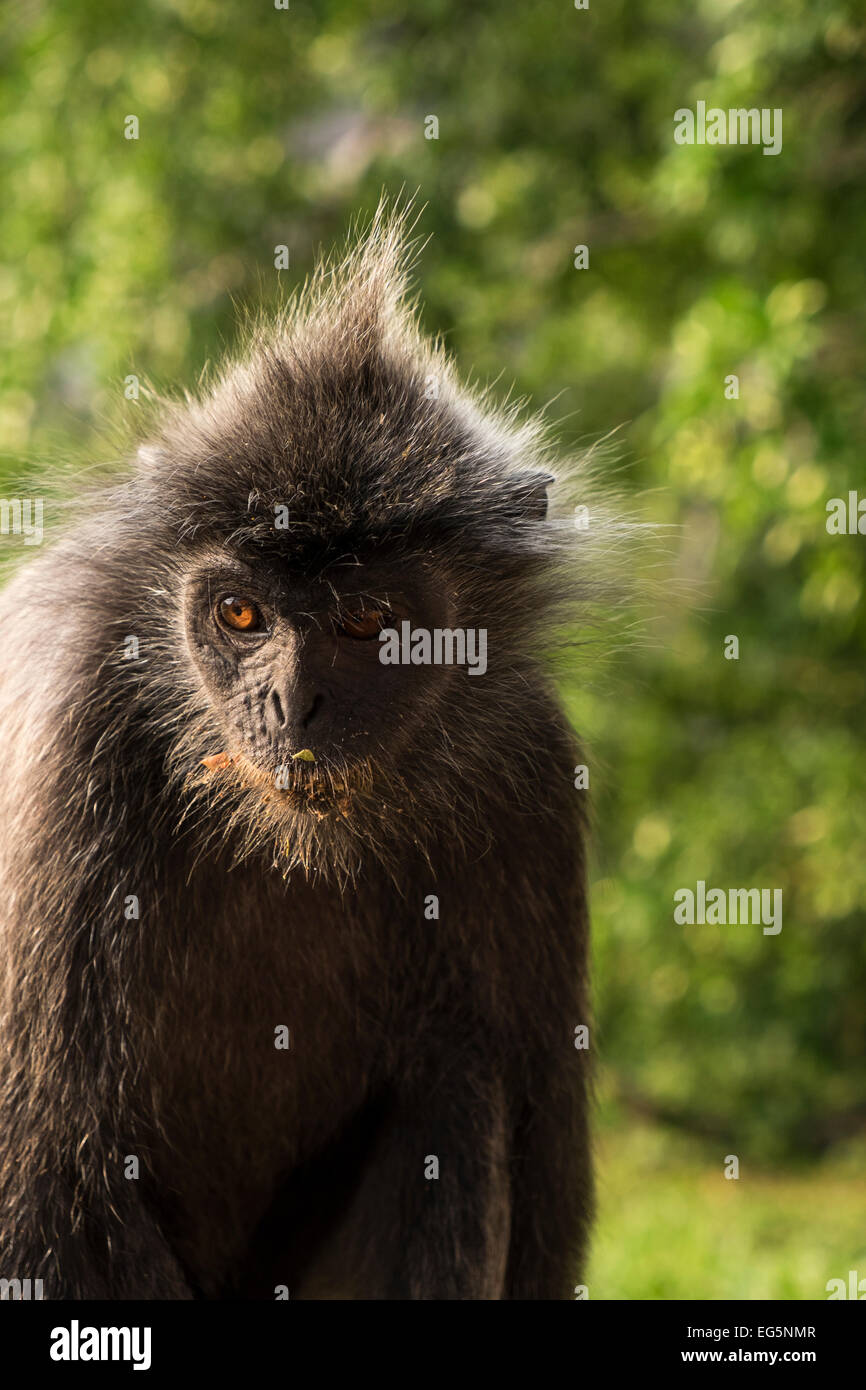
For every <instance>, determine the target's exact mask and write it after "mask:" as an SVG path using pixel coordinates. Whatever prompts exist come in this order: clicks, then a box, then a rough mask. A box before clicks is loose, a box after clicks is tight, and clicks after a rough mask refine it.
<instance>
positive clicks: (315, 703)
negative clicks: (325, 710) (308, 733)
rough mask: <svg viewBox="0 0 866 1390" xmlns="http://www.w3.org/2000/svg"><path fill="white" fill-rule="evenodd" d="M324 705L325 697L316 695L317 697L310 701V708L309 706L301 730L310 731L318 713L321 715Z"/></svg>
mask: <svg viewBox="0 0 866 1390" xmlns="http://www.w3.org/2000/svg"><path fill="white" fill-rule="evenodd" d="M324 703H325V697H324V695H319V694H316V695H314V696H313V698H312V700H310V702H309V706H308V709H307V712H306V714H305V715H304V717H303V719H302V720H301V728H302V729H309V727H310V725H311V724H312V723H313V720H314V719H315V718H316V716H317V715H318V713H319V711H320V710H321V708H322V705H323V704H324Z"/></svg>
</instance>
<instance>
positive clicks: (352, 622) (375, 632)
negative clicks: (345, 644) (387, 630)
mask: <svg viewBox="0 0 866 1390" xmlns="http://www.w3.org/2000/svg"><path fill="white" fill-rule="evenodd" d="M390 618H391V614H390V613H389V612H388V610H387V608H362V609H359V610H358V612H357V613H346V612H343V613H341V614H340V616H339V617H338V618H336V619H335V620H334V626H335V628H336V629H337V632H338V633H339V634H340V636H341V637H352V638H354V640H355V641H356V642H369V641H370V639H371V638H373V637H378V636H379V633H380V632H381V631H382V629H383V627H387V626H388V622H389V620H390Z"/></svg>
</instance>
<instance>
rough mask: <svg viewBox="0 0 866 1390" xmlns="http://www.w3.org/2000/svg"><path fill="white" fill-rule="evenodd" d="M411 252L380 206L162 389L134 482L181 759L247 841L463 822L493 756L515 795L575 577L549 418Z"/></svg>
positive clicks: (355, 847) (146, 615) (353, 858)
mask: <svg viewBox="0 0 866 1390" xmlns="http://www.w3.org/2000/svg"><path fill="white" fill-rule="evenodd" d="M404 272H405V241H404V236H403V219H401V218H399V217H398V218H396V219H395V218H391V219H388V218H383V217H382V216H379V217H377V220H376V221H375V223H374V225H373V228H372V231H371V232H370V234H369V235H368V237H367V238H366V239H365V241H364V242H363V244H362V245H361V247H360V249H358V250H356V251H355V252H354V253H353V254H352V255H351V256H350V257H349V258H348V260H347V261H346V262H345V263H343V264H342V265H337V266H334V265H331V264H326V265H324V266H323V267H321V268H320V270H319V271H318V272H317V274H316V276H315V277H314V280H313V282H312V284H311V285H309V286H308V287H307V288H306V289H305V291H304V292H303V293H302V294H301V295H300V296H299V298H298V299H297V300H296V301H295V302H294V303H293V304H292V305H291V306H290V308H289V309H288V310H286V311H284V312H283V314H282V315H281V316H280V318H279V320H278V322H277V323H276V324H274V323H273V322H271V323H269V324H264V325H261V324H260V325H257V326H256V328H255V329H254V331H253V333H252V335H251V339H250V342H249V344H248V346H247V349H246V352H245V354H244V355H243V357H242V360H241V361H240V363H239V364H235V365H231V366H229V367H227V368H225V369H224V370H223V371H222V372H221V374H220V375H219V377H218V378H217V379H216V381H215V382H213V383H212V384H211V385H210V386H209V387H208V388H207V389H206V391H205V392H204V394H203V395H202V398H201V399H199V400H196V401H189V400H187V401H185V402H184V403H183V404H178V405H175V406H170V407H169V408H168V409H167V411H166V410H165V409H164V413H163V415H162V418H161V419H160V421H159V426H158V429H157V430H155V431H154V433H153V434H152V436H151V438H150V439H149V440H148V442H147V444H146V445H144V446H143V447H142V448H141V450H140V452H139V465H138V471H137V474H136V476H135V479H134V480H133V482H132V483H131V484H129V485H128V486H129V487H130V488H131V489H132V492H133V510H134V512H135V514H136V515H137V516H141V515H142V514H144V515H146V516H149V517H151V518H152V519H153V522H152V524H153V534H152V538H151V544H152V553H153V556H154V565H155V570H156V572H157V573H159V574H160V576H161V578H160V579H159V581H158V583H156V582H154V579H153V575H151V582H150V584H149V585H148V588H147V592H146V594H144V595H142V601H143V603H144V604H145V606H146V611H144V612H143V613H142V615H141V622H142V623H143V625H144V626H145V627H146V628H147V629H148V630H149V636H150V639H151V641H152V642H153V643H155V644H156V646H157V649H158V650H160V651H161V653H162V660H161V661H157V662H155V663H153V667H152V672H151V676H150V679H151V680H152V681H153V682H155V683H156V684H157V685H158V686H159V687H160V690H161V696H162V704H161V718H162V720H163V725H164V727H165V728H168V729H170V730H171V733H172V746H171V756H170V760H169V761H170V765H171V766H172V767H174V768H175V769H176V770H179V771H181V772H182V773H183V775H184V778H185V781H186V787H187V791H189V787H190V786H191V785H192V786H193V787H194V795H195V796H196V797H197V798H198V802H199V807H200V806H201V802H202V800H203V801H204V802H205V803H206V805H207V807H208V810H209V812H212V811H213V810H214V809H216V810H218V811H220V810H221V811H222V812H223V815H222V820H221V824H222V827H223V830H224V831H225V829H226V828H227V827H228V826H230V827H231V828H232V830H233V831H238V830H239V831H240V841H241V844H242V846H243V847H245V849H250V848H251V847H256V848H258V847H260V846H261V844H262V843H263V842H264V841H267V842H269V843H270V844H271V845H272V846H274V845H275V846H276V847H277V852H278V855H279V856H280V857H281V858H282V860H283V862H285V863H288V864H294V863H301V864H303V865H304V866H305V867H307V868H308V869H317V870H318V869H327V868H329V867H334V866H337V867H341V868H343V869H345V870H349V871H351V870H352V869H353V868H355V867H356V866H357V864H358V862H359V856H360V855H361V854H362V853H363V851H364V849H365V848H367V849H372V850H373V851H374V852H375V853H377V854H380V855H381V856H384V857H387V856H388V855H389V854H390V855H392V856H396V855H398V854H399V845H400V842H401V841H402V842H403V844H404V846H405V843H406V840H407V838H408V839H410V840H411V841H412V842H413V843H415V844H417V845H420V846H423V845H424V843H425V842H427V841H429V838H430V836H431V835H441V834H443V833H449V834H451V835H456V836H458V837H459V836H467V835H469V834H471V833H473V828H474V829H475V830H477V829H478V828H479V827H480V826H483V823H484V816H485V807H484V804H483V803H484V801H485V799H486V798H489V797H490V795H491V779H492V778H493V777H496V778H498V779H499V780H498V782H497V783H496V785H498V786H501V791H502V796H503V798H504V799H506V800H507V799H508V797H509V796H512V797H513V796H514V795H515V794H519V793H518V792H516V791H515V788H519V785H520V781H521V771H520V766H519V762H520V758H521V756H524V753H522V752H521V750H525V749H526V747H527V745H529V746H531V739H532V725H533V719H534V718H535V717H536V715H537V711H538V705H537V691H538V686H539V680H538V672H537V667H536V665H535V663H536V661H537V658H538V654H539V651H540V650H541V649H542V648H543V647H544V645H545V643H546V642H547V639H548V637H549V634H550V629H551V623H552V621H553V618H554V615H555V614H556V612H557V610H558V607H559V604H560V600H561V599H562V598H563V596H564V595H565V594H567V595H568V597H569V598H572V597H573V595H574V588H573V578H574V575H573V573H567V572H568V571H569V570H570V560H569V558H568V557H569V556H570V554H571V550H572V548H573V546H574V543H575V540H576V539H577V536H576V532H575V528H574V525H573V521H571V522H569V521H565V522H555V521H552V520H551V519H550V518H549V517H548V501H547V490H548V485H549V484H550V483H551V482H552V481H553V479H552V478H551V475H550V473H549V464H548V459H547V457H546V451H545V448H544V445H543V442H542V440H543V434H542V430H541V427H540V426H539V424H538V422H537V421H530V422H529V423H526V422H521V421H520V420H519V419H518V418H517V414H516V411H515V410H514V409H513V408H509V409H506V410H502V409H501V408H500V409H497V408H495V407H494V406H492V405H491V404H490V403H489V401H488V400H487V399H486V397H485V396H484V394H483V393H474V394H473V393H471V392H469V391H468V390H467V389H466V388H464V387H463V386H461V385H460V384H458V382H457V380H456V378H455V375H454V372H453V369H452V367H451V365H450V363H449V362H448V360H447V358H446V357H445V356H444V354H443V353H442V351H441V350H440V349H439V348H438V347H437V346H435V345H431V344H428V343H426V342H424V341H423V340H422V339H421V337H420V335H419V333H418V330H417V327H416V324H415V320H414V317H413V315H412V313H411V312H410V310H409V309H408V308H407V307H406V306H405V303H404V284H405V273H404ZM154 596H156V598H155V597H154ZM154 608H156V610H157V615H156V616H157V619H158V622H157V625H156V626H155V625H154V621H153V615H154ZM383 633H384V634H386V636H385V639H384V640H383ZM394 634H396V636H395V635H394ZM461 658H462V659H461ZM203 763H204V764H205V766H204V767H203V766H202V764H203ZM566 771H567V769H564V770H563V775H565V772H566ZM202 819H203V818H202ZM217 823H220V822H219V818H217Z"/></svg>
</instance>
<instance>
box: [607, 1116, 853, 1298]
mask: <svg viewBox="0 0 866 1390" xmlns="http://www.w3.org/2000/svg"><path fill="white" fill-rule="evenodd" d="M739 1159H740V1177H739V1179H737V1180H731V1179H726V1178H725V1177H724V1155H721V1154H720V1155H719V1159H718V1161H717V1162H715V1163H711V1162H709V1161H708V1160H707V1154H706V1150H705V1149H703V1150H702V1149H700V1148H696V1146H695V1144H694V1143H693V1142H692V1141H691V1140H689V1139H687V1138H684V1137H682V1136H679V1135H671V1134H670V1133H669V1132H667V1131H661V1130H659V1129H656V1128H654V1127H651V1126H647V1125H637V1126H633V1127H628V1128H625V1127H622V1126H617V1127H615V1128H608V1129H606V1130H604V1131H603V1132H602V1135H601V1138H600V1140H599V1143H598V1146H597V1162H598V1175H599V1177H598V1187H599V1193H598V1196H599V1213H598V1221H597V1226H596V1234H595V1241H594V1246H593V1255H592V1260H591V1265H590V1270H589V1279H588V1287H589V1295H590V1298H594V1299H679V1298H697V1299H725V1298H731V1299H768V1298H779V1299H826V1298H827V1292H826V1284H827V1281H828V1280H829V1279H834V1278H842V1279H844V1280H845V1281H846V1284H847V1279H848V1271H849V1270H850V1269H856V1270H858V1272H859V1277H860V1278H866V1181H864V1179H863V1177H862V1176H861V1174H862V1173H863V1172H864V1164H863V1154H862V1153H859V1154H855V1153H853V1152H852V1151H849V1152H848V1153H847V1155H846V1154H841V1153H840V1154H837V1155H836V1156H835V1157H834V1158H833V1159H832V1160H828V1161H826V1162H825V1163H822V1164H821V1165H818V1166H815V1167H811V1168H808V1169H805V1170H803V1169H798V1170H796V1171H786V1172H767V1171H761V1170H759V1169H757V1168H756V1167H754V1166H752V1165H750V1164H749V1162H748V1161H747V1160H746V1158H745V1157H744V1156H743V1155H742V1154H741V1155H739Z"/></svg>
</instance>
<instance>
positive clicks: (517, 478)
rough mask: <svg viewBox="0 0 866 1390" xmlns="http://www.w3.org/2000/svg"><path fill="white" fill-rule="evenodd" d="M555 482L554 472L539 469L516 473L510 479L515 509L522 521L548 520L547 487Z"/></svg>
mask: <svg viewBox="0 0 866 1390" xmlns="http://www.w3.org/2000/svg"><path fill="white" fill-rule="evenodd" d="M555 482H556V478H555V477H554V475H553V474H552V473H542V472H540V471H539V470H538V469H532V470H531V471H530V470H528V469H527V471H526V472H525V473H515V474H514V475H513V476H512V477H511V478H510V479H509V484H510V489H511V498H512V502H513V506H514V510H515V512H516V513H517V515H518V516H519V517H520V520H521V521H544V520H546V518H547V502H548V499H547V489H548V488H549V487H550V485H551V483H555Z"/></svg>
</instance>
